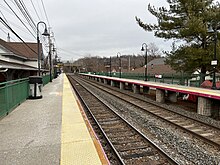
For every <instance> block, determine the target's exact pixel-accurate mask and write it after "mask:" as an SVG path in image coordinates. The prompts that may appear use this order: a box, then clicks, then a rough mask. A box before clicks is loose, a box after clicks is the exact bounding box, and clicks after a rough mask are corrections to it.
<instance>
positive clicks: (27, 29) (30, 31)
mask: <svg viewBox="0 0 220 165" xmlns="http://www.w3.org/2000/svg"><path fill="white" fill-rule="evenodd" d="M4 2H5V3H6V5H7V6H8V7H9V9H10V10H11V11H12V12H13V13H14V15H15V16H16V17H17V18H18V19H19V21H20V22H21V23H22V24H23V25H24V26H25V28H26V29H27V30H28V31H29V32H30V34H31V35H32V36H33V37H34V38H35V39H36V36H35V35H34V34H33V33H32V32H31V30H30V29H29V28H28V27H27V26H26V24H25V23H24V22H23V21H22V20H21V18H20V17H19V16H18V15H17V14H16V12H15V11H14V10H13V9H12V8H11V6H10V5H9V4H8V3H7V2H6V0H4Z"/></svg>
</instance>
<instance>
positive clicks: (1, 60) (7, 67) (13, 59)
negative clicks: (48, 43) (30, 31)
mask: <svg viewBox="0 0 220 165" xmlns="http://www.w3.org/2000/svg"><path fill="white" fill-rule="evenodd" d="M40 50H41V53H40V59H41V62H40V63H41V68H44V62H43V59H44V58H43V50H42V44H40ZM37 52H38V48H37V43H30V42H29V43H23V42H6V41H4V40H2V39H0V82H5V81H10V80H15V79H20V78H26V77H29V76H33V75H37V71H38V53H37ZM41 71H42V72H43V71H45V70H42V69H41Z"/></svg>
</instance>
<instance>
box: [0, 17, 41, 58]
mask: <svg viewBox="0 0 220 165" xmlns="http://www.w3.org/2000/svg"><path fill="white" fill-rule="evenodd" d="M0 21H1V22H2V24H3V25H4V26H5V27H7V28H8V29H9V30H10V31H11V32H12V33H13V34H14V35H15V36H16V37H18V39H19V40H21V41H22V42H23V43H24V44H25V45H26V46H27V47H28V48H29V49H30V50H31V51H33V52H34V53H36V54H38V53H37V52H36V51H35V50H33V49H32V48H31V47H30V46H29V45H28V44H27V43H26V42H25V41H24V40H23V39H22V38H21V37H20V36H19V35H18V34H17V33H16V32H15V31H14V30H13V29H12V28H11V27H10V26H9V25H8V24H7V22H5V21H4V19H2V17H0Z"/></svg>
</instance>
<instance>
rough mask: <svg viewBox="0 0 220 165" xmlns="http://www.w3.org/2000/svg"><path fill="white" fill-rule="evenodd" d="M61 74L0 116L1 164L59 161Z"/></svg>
mask: <svg viewBox="0 0 220 165" xmlns="http://www.w3.org/2000/svg"><path fill="white" fill-rule="evenodd" d="M62 77H63V76H62V75H60V76H59V77H58V78H57V79H54V80H53V82H52V83H49V84H47V85H46V86H44V87H43V93H42V95H43V98H42V99H37V100H27V101H25V102H24V103H22V104H21V105H20V106H18V107H17V108H16V109H15V110H14V111H13V112H11V113H10V114H9V115H8V116H6V117H5V118H3V119H1V120H0V165H21V164H22V165H41V164H43V165H56V164H60V153H61V147H60V146H61V119H62V91H63V78H62Z"/></svg>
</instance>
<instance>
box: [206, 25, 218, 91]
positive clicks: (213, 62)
mask: <svg viewBox="0 0 220 165" xmlns="http://www.w3.org/2000/svg"><path fill="white" fill-rule="evenodd" d="M208 32H210V33H213V32H214V42H215V45H214V56H213V60H212V61H211V66H213V80H212V89H217V87H216V76H215V72H216V66H217V65H218V60H217V56H216V50H217V26H215V28H214V29H213V28H212V26H211V25H210V27H209V29H208Z"/></svg>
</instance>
